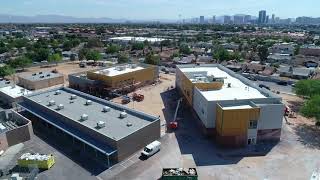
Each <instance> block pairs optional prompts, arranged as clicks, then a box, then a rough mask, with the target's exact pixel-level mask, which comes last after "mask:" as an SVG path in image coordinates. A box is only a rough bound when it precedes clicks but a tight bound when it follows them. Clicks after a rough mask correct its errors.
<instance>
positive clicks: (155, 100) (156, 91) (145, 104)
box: [112, 73, 175, 120]
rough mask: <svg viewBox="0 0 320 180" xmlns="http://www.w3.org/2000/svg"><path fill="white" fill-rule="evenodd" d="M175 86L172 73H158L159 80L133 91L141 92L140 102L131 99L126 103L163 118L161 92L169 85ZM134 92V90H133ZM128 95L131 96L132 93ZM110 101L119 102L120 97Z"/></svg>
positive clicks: (169, 86)
mask: <svg viewBox="0 0 320 180" xmlns="http://www.w3.org/2000/svg"><path fill="white" fill-rule="evenodd" d="M174 86H175V75H172V74H163V73H161V74H160V82H159V83H157V84H155V85H150V86H146V87H143V88H140V89H139V90H137V91H135V93H139V94H143V95H144V100H143V101H142V102H136V101H134V102H133V101H131V102H130V103H128V104H126V105H127V106H128V107H130V108H133V109H137V110H139V111H142V112H146V113H148V114H152V115H154V116H160V118H161V119H162V120H164V117H165V114H164V113H165V112H164V108H165V107H164V104H163V98H164V97H163V93H164V92H165V91H167V90H168V88H169V89H172V88H171V87H174ZM133 93H134V92H133ZM133 93H130V94H128V96H130V97H132V94H133ZM112 101H114V102H117V103H120V104H121V98H120V97H119V98H115V99H113V100H112Z"/></svg>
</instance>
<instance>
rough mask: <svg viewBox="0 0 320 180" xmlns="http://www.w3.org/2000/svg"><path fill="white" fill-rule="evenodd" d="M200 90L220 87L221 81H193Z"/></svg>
mask: <svg viewBox="0 0 320 180" xmlns="http://www.w3.org/2000/svg"><path fill="white" fill-rule="evenodd" d="M194 85H195V86H196V87H197V88H198V89H200V90H201V91H210V90H217V89H221V88H222V86H223V83H222V82H211V83H195V84H194Z"/></svg>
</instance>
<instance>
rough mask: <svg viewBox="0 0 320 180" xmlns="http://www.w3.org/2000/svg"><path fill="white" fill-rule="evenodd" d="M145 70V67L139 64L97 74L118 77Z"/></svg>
mask: <svg viewBox="0 0 320 180" xmlns="http://www.w3.org/2000/svg"><path fill="white" fill-rule="evenodd" d="M142 69H145V68H144V67H142V66H140V65H137V64H126V65H121V66H115V67H110V68H106V69H102V70H98V71H95V72H94V73H96V74H103V75H105V76H111V77H112V76H118V75H122V74H126V73H130V72H134V71H138V70H142Z"/></svg>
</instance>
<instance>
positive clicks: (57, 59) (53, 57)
mask: <svg viewBox="0 0 320 180" xmlns="http://www.w3.org/2000/svg"><path fill="white" fill-rule="evenodd" d="M60 61H62V56H61V55H60V54H59V53H55V54H51V55H49V57H48V62H50V63H51V62H54V63H56V65H58V63H59V62H60Z"/></svg>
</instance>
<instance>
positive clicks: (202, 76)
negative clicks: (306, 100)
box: [176, 64, 284, 146]
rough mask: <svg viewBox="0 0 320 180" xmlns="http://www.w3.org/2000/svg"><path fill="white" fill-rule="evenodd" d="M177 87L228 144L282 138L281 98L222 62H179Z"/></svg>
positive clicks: (211, 131) (204, 122)
mask: <svg viewBox="0 0 320 180" xmlns="http://www.w3.org/2000/svg"><path fill="white" fill-rule="evenodd" d="M176 87H177V88H178V90H179V91H180V92H181V94H183V96H184V99H185V100H186V102H187V103H188V104H189V105H190V106H191V107H192V108H193V110H194V112H195V113H196V114H197V116H198V117H199V119H200V120H201V123H200V124H201V125H202V126H203V127H204V130H205V132H206V133H208V134H213V135H215V137H216V140H217V141H218V142H219V143H220V144H222V145H227V146H245V145H250V144H256V143H259V142H262V141H279V140H280V135H281V127H282V120H283V114H284V105H283V104H282V102H281V98H279V97H277V96H276V95H274V94H273V93H271V92H270V91H268V90H266V89H262V88H259V87H258V86H256V85H255V84H253V83H252V82H251V81H250V80H248V79H246V78H244V77H242V76H241V75H239V74H236V73H234V72H233V71H231V70H229V69H227V68H225V67H224V66H222V65H214V64H210V65H208V64H204V65H179V66H177V70H176Z"/></svg>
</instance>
